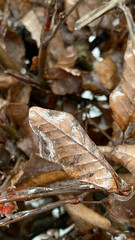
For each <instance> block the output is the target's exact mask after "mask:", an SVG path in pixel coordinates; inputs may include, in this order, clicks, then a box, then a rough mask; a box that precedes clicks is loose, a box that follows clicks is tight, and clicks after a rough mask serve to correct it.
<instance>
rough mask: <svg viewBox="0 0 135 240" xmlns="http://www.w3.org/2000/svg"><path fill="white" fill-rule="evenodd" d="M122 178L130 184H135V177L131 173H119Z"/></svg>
mask: <svg viewBox="0 0 135 240" xmlns="http://www.w3.org/2000/svg"><path fill="white" fill-rule="evenodd" d="M119 176H120V178H122V179H123V180H124V181H126V182H127V183H129V184H135V177H134V176H133V175H132V174H131V173H119Z"/></svg>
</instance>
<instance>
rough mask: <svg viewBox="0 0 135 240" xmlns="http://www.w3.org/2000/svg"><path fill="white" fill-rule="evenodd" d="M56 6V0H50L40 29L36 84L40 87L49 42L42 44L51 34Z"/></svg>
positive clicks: (45, 65)
mask: <svg viewBox="0 0 135 240" xmlns="http://www.w3.org/2000/svg"><path fill="white" fill-rule="evenodd" d="M56 5H57V0H51V2H50V4H49V5H48V9H47V17H46V20H45V24H44V26H43V28H42V34H41V45H40V49H39V56H38V82H39V84H40V85H42V81H43V76H44V72H45V68H46V67H47V56H48V45H49V42H48V43H47V44H46V46H44V44H43V42H44V41H45V42H46V39H47V38H48V37H49V36H50V35H51V33H52V29H53V24H54V18H55V14H56Z"/></svg>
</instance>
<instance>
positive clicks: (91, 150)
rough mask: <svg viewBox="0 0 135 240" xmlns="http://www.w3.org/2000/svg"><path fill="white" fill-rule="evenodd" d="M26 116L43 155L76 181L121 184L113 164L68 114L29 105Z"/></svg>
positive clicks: (108, 185) (110, 185) (113, 187)
mask: <svg viewBox="0 0 135 240" xmlns="http://www.w3.org/2000/svg"><path fill="white" fill-rule="evenodd" d="M29 119H30V125H31V127H32V129H33V131H34V133H35V134H37V135H38V136H39V140H40V143H39V147H40V154H41V156H42V157H43V158H46V159H48V160H50V161H52V162H55V163H58V164H60V165H61V166H62V167H63V169H64V170H65V172H66V173H67V174H68V175H69V176H70V177H72V178H75V179H79V180H80V182H83V183H86V184H93V185H94V186H95V187H96V188H103V189H105V190H108V191H114V192H115V191H116V192H117V191H118V186H119V187H120V188H121V186H120V185H121V181H120V179H119V178H118V176H117V175H116V173H115V171H114V170H113V168H112V167H111V166H110V165H109V164H108V162H107V161H106V160H105V158H104V156H103V155H102V154H101V153H100V151H99V149H98V148H97V147H96V145H95V144H94V143H93V142H92V141H91V140H90V138H89V137H88V135H87V134H86V132H85V131H84V130H83V128H82V127H81V126H80V124H79V123H78V122H77V120H76V119H75V118H74V117H73V116H72V115H71V114H69V113H65V112H58V111H53V110H48V109H43V108H40V107H32V108H31V109H30V112H29Z"/></svg>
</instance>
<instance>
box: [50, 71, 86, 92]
mask: <svg viewBox="0 0 135 240" xmlns="http://www.w3.org/2000/svg"><path fill="white" fill-rule="evenodd" d="M48 77H49V78H50V79H51V80H52V81H53V83H52V85H51V89H52V92H53V93H55V94H59V95H65V94H72V93H75V92H79V91H80V89H81V83H82V78H81V76H80V75H79V76H78V73H77V74H75V72H74V70H72V71H71V72H69V71H67V70H64V69H62V68H53V69H50V71H49V72H48Z"/></svg>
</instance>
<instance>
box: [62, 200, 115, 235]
mask: <svg viewBox="0 0 135 240" xmlns="http://www.w3.org/2000/svg"><path fill="white" fill-rule="evenodd" d="M65 208H66V210H67V212H68V213H69V214H70V215H71V217H72V218H73V220H74V222H75V223H76V224H77V226H78V227H79V228H80V230H81V231H82V232H87V231H88V230H90V229H93V228H94V227H98V228H101V229H105V230H109V229H110V228H111V222H110V220H109V219H107V218H105V217H103V216H101V215H100V214H98V213H96V212H95V211H94V210H92V209H90V208H88V207H86V206H85V205H83V204H81V203H79V204H77V205H71V204H66V205H65Z"/></svg>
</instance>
